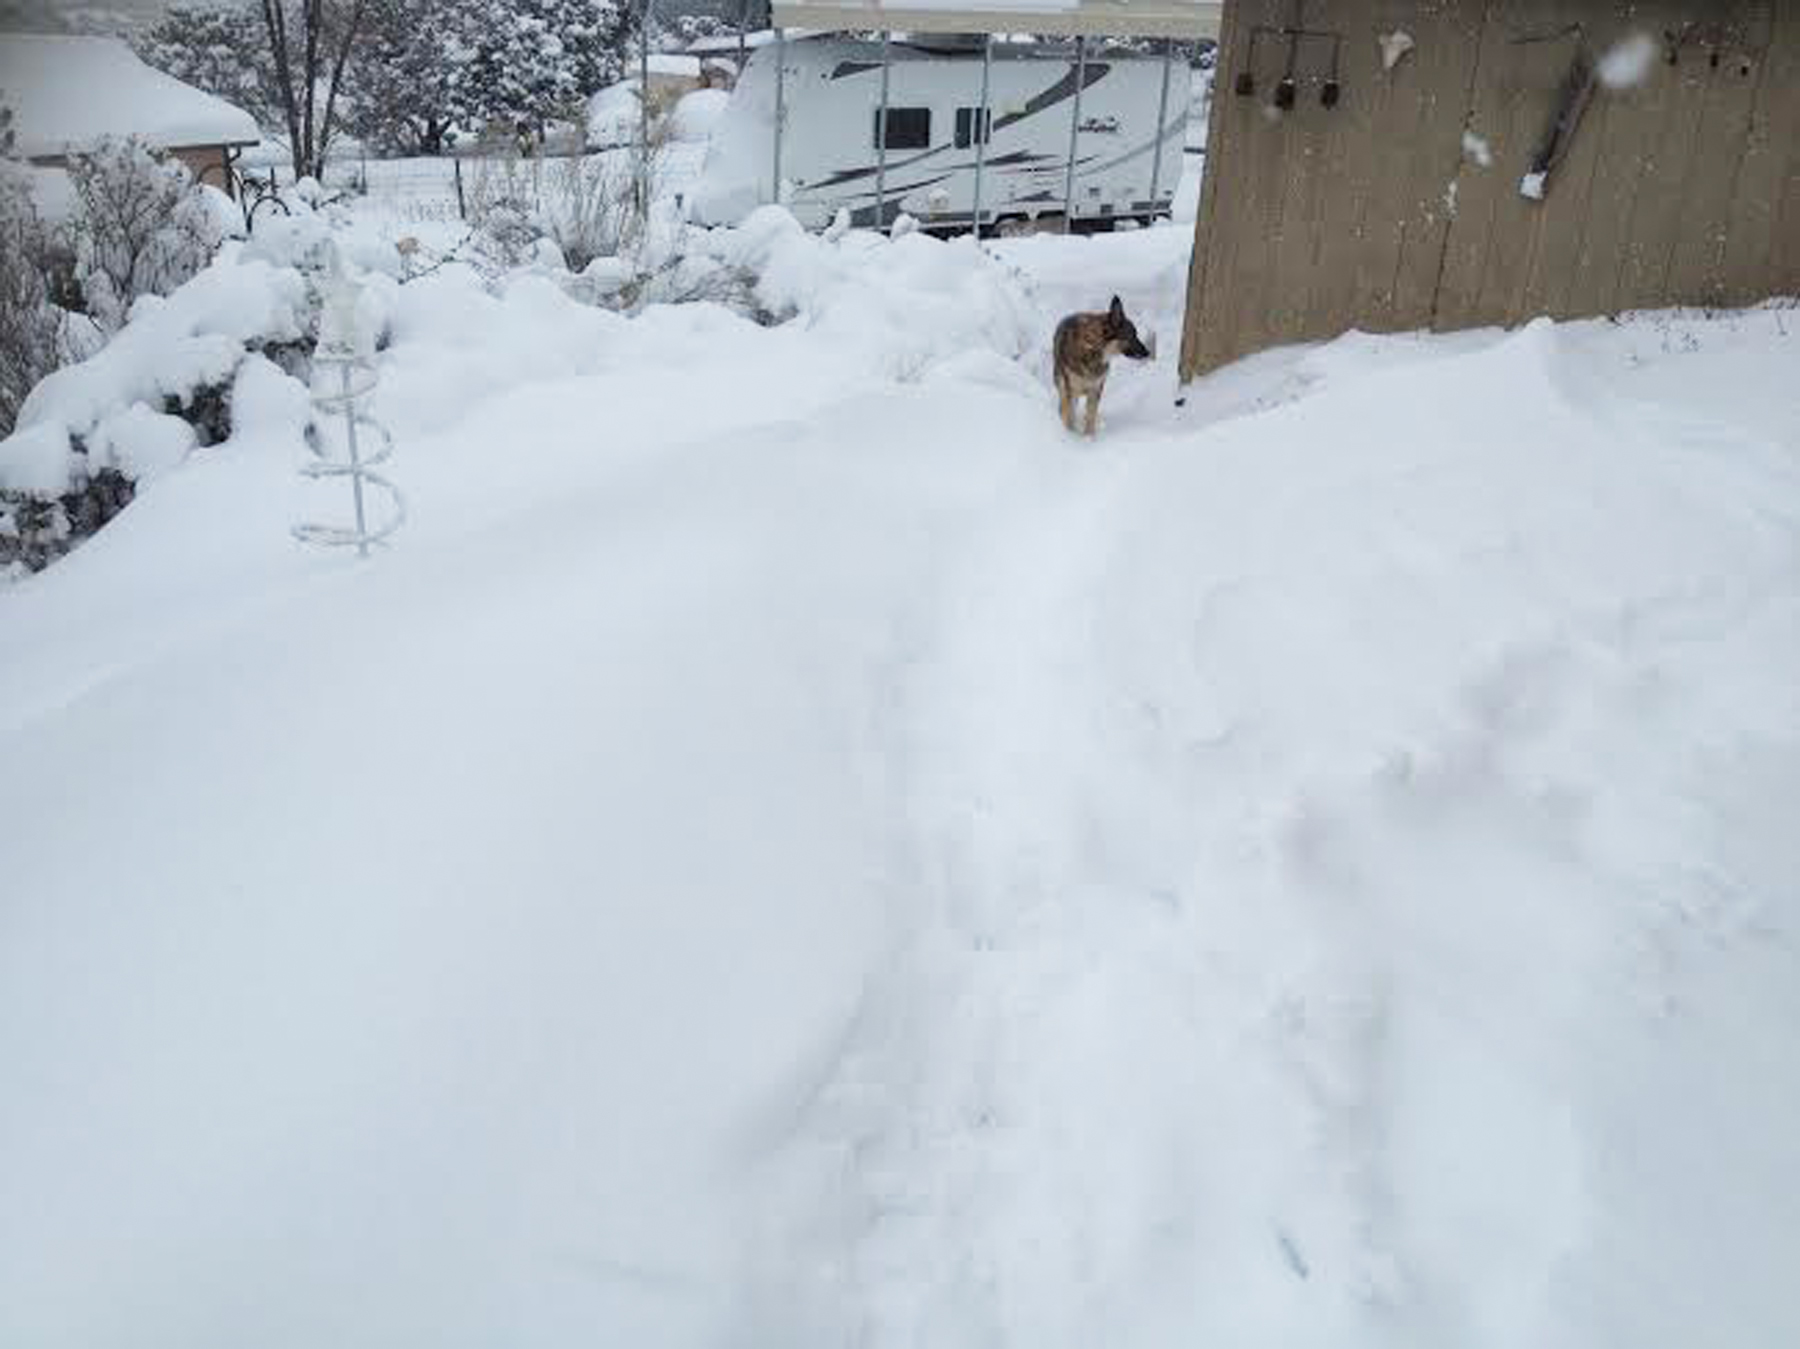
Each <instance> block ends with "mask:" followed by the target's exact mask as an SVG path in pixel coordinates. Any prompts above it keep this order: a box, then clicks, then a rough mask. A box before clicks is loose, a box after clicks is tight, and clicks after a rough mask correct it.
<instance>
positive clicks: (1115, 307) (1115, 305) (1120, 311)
mask: <svg viewBox="0 0 1800 1349" xmlns="http://www.w3.org/2000/svg"><path fill="white" fill-rule="evenodd" d="M1107 313H1109V314H1110V315H1112V319H1113V322H1114V323H1117V322H1118V321H1119V320H1120V319H1122V318H1124V317H1125V306H1124V305H1122V304H1120V303H1119V297H1118V296H1117V295H1115V296H1113V298H1112V308H1111V309H1109V310H1107Z"/></svg>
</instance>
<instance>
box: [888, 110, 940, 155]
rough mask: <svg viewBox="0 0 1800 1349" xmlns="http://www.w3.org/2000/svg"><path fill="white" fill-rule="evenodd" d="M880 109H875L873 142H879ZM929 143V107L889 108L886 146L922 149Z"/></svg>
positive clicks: (894, 148)
mask: <svg viewBox="0 0 1800 1349" xmlns="http://www.w3.org/2000/svg"><path fill="white" fill-rule="evenodd" d="M881 140H882V137H881V109H880V108H877V109H875V144H876V145H880V144H881ZM930 144H931V109H930V108H889V109H888V110H887V148H888V149H890V150H923V149H925V148H926V147H928V146H929V145H930Z"/></svg>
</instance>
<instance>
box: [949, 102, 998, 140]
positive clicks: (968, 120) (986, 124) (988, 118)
mask: <svg viewBox="0 0 1800 1349" xmlns="http://www.w3.org/2000/svg"><path fill="white" fill-rule="evenodd" d="M977 113H979V114H981V117H980V127H981V134H980V135H979V136H977V135H975V134H974V132H975V128H976V125H977V123H976V114H977ZM993 134H994V110H993V109H992V108H958V109H957V110H956V148H957V149H958V150H966V149H968V148H969V147H970V146H971V145H973V144H975V142H976V141H978V140H981V141H985V140H987V139H989V138H990V137H991V136H992V135H993Z"/></svg>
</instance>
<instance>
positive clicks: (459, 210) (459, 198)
mask: <svg viewBox="0 0 1800 1349" xmlns="http://www.w3.org/2000/svg"><path fill="white" fill-rule="evenodd" d="M450 164H451V166H452V167H453V168H454V169H455V171H456V218H457V219H458V220H467V219H468V218H469V207H468V204H467V203H466V202H464V201H463V185H462V156H461V155H458V154H453V155H451V156H450Z"/></svg>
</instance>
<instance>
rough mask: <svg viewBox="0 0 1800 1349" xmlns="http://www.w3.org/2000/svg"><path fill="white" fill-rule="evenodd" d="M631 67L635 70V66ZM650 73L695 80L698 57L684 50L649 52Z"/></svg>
mask: <svg viewBox="0 0 1800 1349" xmlns="http://www.w3.org/2000/svg"><path fill="white" fill-rule="evenodd" d="M631 68H632V69H634V70H635V69H636V66H632V67H631ZM650 73H651V74H652V75H675V76H680V77H682V78H685V79H690V80H697V79H699V78H700V58H699V57H698V56H692V55H689V54H687V53H684V52H651V53H650Z"/></svg>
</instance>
